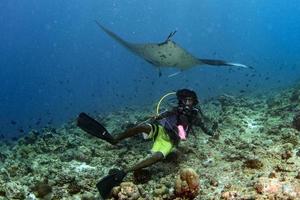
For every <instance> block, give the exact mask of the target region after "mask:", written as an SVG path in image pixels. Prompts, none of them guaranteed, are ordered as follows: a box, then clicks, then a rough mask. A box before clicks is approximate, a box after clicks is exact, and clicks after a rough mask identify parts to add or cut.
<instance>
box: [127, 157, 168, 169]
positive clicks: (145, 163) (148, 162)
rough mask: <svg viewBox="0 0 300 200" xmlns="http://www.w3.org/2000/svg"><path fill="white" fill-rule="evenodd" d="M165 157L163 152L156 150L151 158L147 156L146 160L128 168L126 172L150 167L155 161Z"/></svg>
mask: <svg viewBox="0 0 300 200" xmlns="http://www.w3.org/2000/svg"><path fill="white" fill-rule="evenodd" d="M163 159H164V155H163V154H162V153H161V152H155V153H154V154H152V155H151V156H150V157H149V158H146V159H145V160H142V161H141V162H139V163H137V164H136V165H134V166H132V167H130V168H128V169H126V170H125V172H126V173H127V172H132V171H136V170H139V169H142V168H145V167H148V166H150V165H153V164H154V163H157V162H159V161H162V160H163Z"/></svg>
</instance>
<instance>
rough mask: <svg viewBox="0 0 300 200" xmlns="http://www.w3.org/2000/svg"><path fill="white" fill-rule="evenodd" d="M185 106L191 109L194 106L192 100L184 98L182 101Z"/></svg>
mask: <svg viewBox="0 0 300 200" xmlns="http://www.w3.org/2000/svg"><path fill="white" fill-rule="evenodd" d="M182 102H183V103H184V105H185V106H189V107H192V106H193V105H194V100H193V98H191V97H186V98H184V99H183V100H182Z"/></svg>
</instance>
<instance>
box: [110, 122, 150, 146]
mask: <svg viewBox="0 0 300 200" xmlns="http://www.w3.org/2000/svg"><path fill="white" fill-rule="evenodd" d="M151 129H152V128H151V125H150V124H144V125H139V126H136V127H133V128H129V129H127V130H126V131H124V132H123V133H120V134H117V135H116V136H115V138H114V139H115V141H116V143H117V142H120V141H121V140H123V139H126V138H129V137H132V136H134V135H137V134H139V133H147V134H149V133H150V132H151Z"/></svg>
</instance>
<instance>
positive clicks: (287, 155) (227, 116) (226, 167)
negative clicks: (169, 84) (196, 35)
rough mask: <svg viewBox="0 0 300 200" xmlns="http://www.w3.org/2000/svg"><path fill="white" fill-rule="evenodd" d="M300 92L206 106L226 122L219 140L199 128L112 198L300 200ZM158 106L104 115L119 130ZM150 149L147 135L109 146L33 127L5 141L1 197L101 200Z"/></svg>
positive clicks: (223, 99)
mask: <svg viewBox="0 0 300 200" xmlns="http://www.w3.org/2000/svg"><path fill="white" fill-rule="evenodd" d="M299 91H300V87H299V85H296V86H293V87H289V88H287V89H284V90H281V91H274V92H272V93H269V94H251V95H250V94H248V95H247V96H246V94H244V96H231V95H228V94H224V95H222V96H220V97H218V98H216V99H213V100H210V101H207V102H206V103H203V104H202V105H201V107H202V108H203V112H204V113H205V114H206V115H207V117H208V118H212V119H214V121H216V122H218V132H219V135H218V137H210V136H207V135H205V134H204V133H203V132H202V130H201V129H200V128H199V127H194V134H191V135H190V136H189V138H188V140H187V141H184V142H182V143H181V144H180V145H179V147H178V148H177V152H176V154H172V155H170V156H169V157H168V159H166V160H165V161H164V162H161V163H158V164H156V165H154V166H151V167H149V168H148V169H147V170H146V171H140V172H135V173H132V174H131V173H130V174H128V176H127V177H126V178H125V179H124V182H123V183H122V184H121V185H120V186H119V187H116V188H114V191H113V196H112V199H139V200H142V199H145V200H148V199H149V200H150V199H154V200H170V199H177V200H180V199H181V200H182V199H189V198H190V199H192V198H194V199H203V200H206V199H207V200H209V199H228V200H229V199H300V185H299V180H300V171H299V169H300V159H299V157H300V144H299V139H300V133H299V121H300V117H299V112H300V104H299V99H300V93H299ZM151 109H152V107H151V106H149V108H147V109H144V108H134V109H133V108H126V109H125V110H121V111H118V112H114V113H109V114H106V115H98V116H97V118H98V120H99V121H101V122H102V123H104V124H105V126H106V127H107V129H108V130H109V131H112V132H113V133H116V132H119V131H122V129H124V128H126V127H130V126H132V125H133V124H137V123H139V122H141V121H144V120H145V119H146V117H147V116H148V114H149V113H150V112H151ZM150 148H151V142H149V141H143V140H142V139H141V137H135V138H132V139H130V140H126V141H124V142H122V143H121V144H118V145H117V146H113V145H110V144H107V143H105V142H104V141H102V140H99V139H96V138H94V137H91V136H90V135H88V134H85V133H84V132H83V131H81V130H80V129H79V128H77V127H76V125H75V122H74V121H71V122H69V123H66V124H64V125H63V126H62V127H60V128H56V129H54V128H45V129H42V130H40V131H35V130H32V131H31V132H30V133H28V134H27V135H26V136H25V137H23V138H20V139H19V140H18V141H10V142H4V141H0V199H5V200H6V199H26V200H31V199H32V200H33V199H47V198H48V199H53V200H58V199H65V200H72V199H84V200H95V199H98V198H99V194H98V191H97V189H96V187H95V185H96V183H97V182H98V181H99V179H100V178H101V177H103V176H104V175H107V174H108V171H109V169H111V168H122V167H125V166H130V165H133V164H134V163H136V162H138V161H139V160H140V159H142V158H144V157H146V156H147V154H148V150H149V149H150ZM189 167H192V168H193V169H194V171H193V170H191V169H188V168H189ZM178 172H180V173H181V175H180V176H178ZM197 174H198V175H199V176H198V175H197ZM150 175H151V176H150ZM191 177H192V181H191V180H189V179H190V178H191ZM199 177H200V179H199ZM174 182H176V184H175V186H174ZM196 185H197V187H196ZM200 188H201V190H200Z"/></svg>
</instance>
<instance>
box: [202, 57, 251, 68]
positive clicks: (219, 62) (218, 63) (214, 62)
mask: <svg viewBox="0 0 300 200" xmlns="http://www.w3.org/2000/svg"><path fill="white" fill-rule="evenodd" d="M199 61H200V62H201V63H203V64H206V65H215V66H230V67H242V68H250V69H253V67H251V66H247V65H244V64H240V63H232V62H226V61H224V60H210V59H199Z"/></svg>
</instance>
